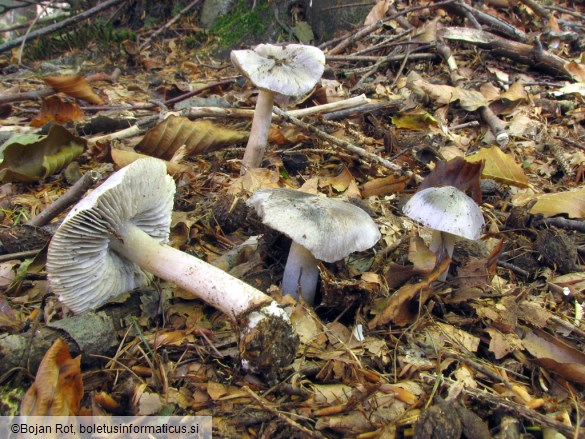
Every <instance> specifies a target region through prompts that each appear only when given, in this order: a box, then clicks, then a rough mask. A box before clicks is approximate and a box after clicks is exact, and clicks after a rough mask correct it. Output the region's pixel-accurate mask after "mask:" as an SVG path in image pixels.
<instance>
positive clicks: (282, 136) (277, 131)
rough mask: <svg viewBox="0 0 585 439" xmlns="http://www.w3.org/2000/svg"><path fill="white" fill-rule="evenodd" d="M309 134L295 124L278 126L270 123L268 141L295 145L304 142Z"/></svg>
mask: <svg viewBox="0 0 585 439" xmlns="http://www.w3.org/2000/svg"><path fill="white" fill-rule="evenodd" d="M307 140H309V136H307V135H306V134H305V133H303V132H302V131H300V130H299V128H297V127H295V126H290V125H287V126H284V127H281V126H278V125H270V129H269V130H268V143H276V144H277V145H280V146H282V145H296V144H298V143H302V142H306V141H307Z"/></svg>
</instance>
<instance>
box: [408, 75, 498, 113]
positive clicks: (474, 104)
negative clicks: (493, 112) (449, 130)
mask: <svg viewBox="0 0 585 439" xmlns="http://www.w3.org/2000/svg"><path fill="white" fill-rule="evenodd" d="M414 85H415V86H417V87H420V88H421V89H422V90H423V91H424V92H425V93H426V94H427V95H428V96H429V97H430V98H431V99H432V100H433V101H435V102H436V103H437V104H441V105H447V104H450V103H452V102H455V101H459V105H460V106H461V108H463V109H464V110H467V111H475V110H477V109H478V108H480V107H485V106H487V105H488V101H487V99H486V98H485V97H484V96H483V95H482V94H481V93H480V92H478V91H475V90H465V89H463V88H458V87H452V86H450V85H440V84H431V83H429V82H426V81H424V80H422V79H419V80H418V81H414Z"/></svg>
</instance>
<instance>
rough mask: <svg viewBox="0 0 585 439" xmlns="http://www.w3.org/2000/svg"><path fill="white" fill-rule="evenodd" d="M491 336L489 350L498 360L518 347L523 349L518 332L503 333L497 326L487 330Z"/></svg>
mask: <svg viewBox="0 0 585 439" xmlns="http://www.w3.org/2000/svg"><path fill="white" fill-rule="evenodd" d="M485 331H486V332H487V333H488V334H489V336H490V346H489V351H490V352H492V353H493V354H494V357H495V358H496V360H499V359H501V358H504V357H505V356H506V355H508V354H509V353H511V352H514V351H515V350H517V349H522V342H521V341H520V339H519V338H518V336H517V335H516V334H512V333H510V334H503V333H502V332H500V331H498V330H497V329H496V328H487V329H486V330H485Z"/></svg>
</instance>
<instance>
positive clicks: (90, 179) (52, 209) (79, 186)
mask: <svg viewBox="0 0 585 439" xmlns="http://www.w3.org/2000/svg"><path fill="white" fill-rule="evenodd" d="M99 177H100V175H99V173H98V172H96V171H88V172H86V173H85V174H84V175H83V176H82V177H81V178H80V179H79V180H77V182H75V184H74V185H73V186H71V187H70V188H69V190H68V191H67V192H65V193H64V194H63V195H61V197H59V198H58V199H57V200H56V201H55V202H53V203H52V204H50V205H49V206H48V207H47V208H46V209H45V210H43V211H42V212H41V213H39V214H38V215H37V216H35V217H34V218H33V219H31V220H29V221H27V222H26V223H25V224H26V225H27V226H35V227H41V226H44V225H45V224H47V223H48V222H49V221H51V220H52V219H53V218H55V217H56V216H57V215H59V214H60V213H61V212H63V211H64V210H65V209H67V208H68V207H69V206H71V205H73V204H75V203H77V202H78V201H79V200H80V199H81V197H83V195H84V194H85V193H86V192H87V190H88V189H89V188H90V187H91V186H92V185H93V184H94V183H95V182H96V181H97V180H98V179H99Z"/></svg>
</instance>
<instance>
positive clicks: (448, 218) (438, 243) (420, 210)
mask: <svg viewBox="0 0 585 439" xmlns="http://www.w3.org/2000/svg"><path fill="white" fill-rule="evenodd" d="M402 211H403V212H404V214H405V215H407V216H408V217H410V218H412V219H413V220H415V221H418V222H419V223H421V224H423V225H424V226H426V227H428V228H430V229H432V230H433V237H432V238H431V244H430V246H429V248H430V250H431V251H433V252H434V253H438V251H439V250H440V248H441V247H443V248H445V250H446V251H447V253H448V254H449V257H453V250H454V249H455V241H456V240H457V237H461V238H466V239H472V240H475V239H479V237H480V236H481V231H482V229H483V225H484V219H483V214H482V213H481V209H480V208H479V206H478V205H477V204H476V202H475V201H473V199H472V198H470V197H468V196H467V195H465V193H463V192H462V191H460V190H459V189H457V188H455V187H453V186H443V187H430V188H427V189H423V190H421V191H419V192H417V193H416V194H414V195H413V197H412V198H411V199H410V200H408V202H407V203H406V204H405V205H404V207H403V208H402ZM448 271H449V270H448V269H447V270H445V272H443V273H442V274H441V276H440V277H439V280H443V281H444V280H445V279H446V278H447V272H448Z"/></svg>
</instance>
